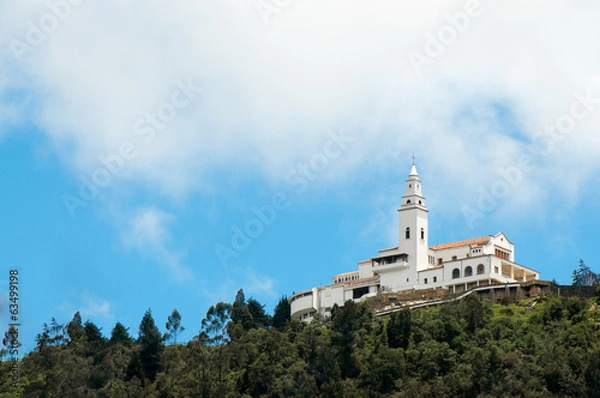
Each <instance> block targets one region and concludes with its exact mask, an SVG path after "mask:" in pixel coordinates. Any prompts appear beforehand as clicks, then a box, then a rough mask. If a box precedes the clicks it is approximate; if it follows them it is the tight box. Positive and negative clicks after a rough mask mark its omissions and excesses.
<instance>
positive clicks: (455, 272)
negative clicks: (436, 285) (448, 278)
mask: <svg viewBox="0 0 600 398" xmlns="http://www.w3.org/2000/svg"><path fill="white" fill-rule="evenodd" d="M456 278H460V270H459V269H458V268H454V270H452V279H456Z"/></svg>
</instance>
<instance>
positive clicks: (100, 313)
mask: <svg viewBox="0 0 600 398" xmlns="http://www.w3.org/2000/svg"><path fill="white" fill-rule="evenodd" d="M74 296H75V298H74V299H73V300H71V301H69V302H65V303H63V304H62V305H60V307H59V310H60V313H62V314H64V315H65V316H67V317H70V316H73V314H75V312H77V311H79V313H80V314H81V318H82V319H83V320H86V319H94V320H98V321H113V320H114V315H113V313H112V305H111V303H110V302H109V301H107V300H104V299H101V298H99V297H96V296H94V295H92V294H90V293H89V292H79V293H76V294H75V295H74Z"/></svg>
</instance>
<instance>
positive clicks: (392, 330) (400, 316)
mask: <svg viewBox="0 0 600 398" xmlns="http://www.w3.org/2000/svg"><path fill="white" fill-rule="evenodd" d="M410 327H411V321H410V310H409V309H408V308H405V309H403V310H401V311H399V312H394V313H392V314H391V315H390V320H389V322H388V324H387V327H386V332H387V336H388V344H389V346H390V347H392V348H404V349H406V348H407V347H408V343H409V341H410Z"/></svg>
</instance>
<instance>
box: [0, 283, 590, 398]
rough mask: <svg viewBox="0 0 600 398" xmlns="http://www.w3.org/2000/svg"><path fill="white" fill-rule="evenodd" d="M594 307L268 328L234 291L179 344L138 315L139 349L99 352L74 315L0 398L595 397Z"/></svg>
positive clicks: (523, 306)
mask: <svg viewBox="0 0 600 398" xmlns="http://www.w3.org/2000/svg"><path fill="white" fill-rule="evenodd" d="M596 306H597V305H596V303H595V301H594V300H589V301H588V300H584V299H580V298H564V297H560V296H546V297H544V298H541V299H528V300H524V301H521V302H517V303H506V302H505V303H504V304H495V305H490V303H489V302H487V301H480V300H479V299H478V298H477V296H476V295H470V296H468V297H467V298H466V299H465V300H464V301H462V302H460V303H454V304H447V305H444V306H441V307H436V308H428V309H418V310H407V309H404V310H401V311H399V312H396V313H393V314H390V315H388V316H385V317H375V316H374V315H373V313H372V312H371V310H370V309H369V307H368V306H367V305H366V304H365V303H363V304H356V303H354V302H352V301H349V302H347V303H346V304H345V305H344V306H343V307H334V308H333V309H332V316H331V317H330V318H328V319H320V320H314V321H313V322H312V323H310V324H302V323H300V322H298V321H290V319H289V304H287V299H286V298H282V300H281V301H280V302H279V303H278V304H277V306H276V309H275V311H274V316H273V317H270V316H269V315H268V314H266V313H265V311H264V306H263V305H261V304H260V303H259V302H257V301H256V300H253V299H248V300H246V298H245V297H244V294H243V292H242V291H239V292H238V294H237V295H236V297H235V300H234V302H233V303H232V304H229V303H217V304H215V305H214V306H212V307H211V308H210V309H209V310H208V313H207V314H206V316H205V318H204V319H203V320H202V321H201V322H200V324H201V327H200V329H199V333H198V335H197V336H196V337H195V338H194V339H193V340H192V341H190V342H188V343H185V344H178V343H177V340H176V336H177V334H178V333H179V331H181V330H183V326H182V322H183V320H182V317H181V315H180V314H179V312H177V311H176V310H174V311H173V312H172V313H171V315H170V316H168V318H167V322H166V324H165V326H166V328H167V332H166V333H165V334H161V332H160V331H159V330H158V328H157V326H156V324H155V321H154V318H153V315H152V313H151V312H150V311H147V312H146V313H145V314H144V316H143V318H142V320H141V322H140V326H139V330H138V336H137V339H134V338H132V337H131V336H130V335H129V331H128V330H127V329H126V328H125V327H124V326H123V325H122V324H120V323H117V324H116V325H115V327H114V328H113V330H112V332H111V335H110V338H109V339H107V338H105V337H104V336H103V335H102V333H101V330H100V329H99V328H98V327H97V326H96V325H94V324H93V323H91V322H83V321H82V319H81V316H80V315H79V313H76V314H75V315H74V317H73V320H72V321H71V322H69V323H68V324H67V325H60V324H59V323H57V322H56V320H54V319H53V320H51V322H50V324H44V325H43V327H42V332H41V333H40V334H38V338H37V347H36V349H35V350H34V351H33V352H31V353H30V354H28V355H27V356H26V357H25V358H24V359H23V361H22V362H21V363H20V384H19V387H18V388H16V389H15V388H14V387H13V386H12V382H11V366H12V362H11V361H10V360H5V361H3V362H2V363H1V364H0V365H1V367H2V369H1V370H0V372H1V373H0V374H1V375H2V379H1V381H0V396H1V397H18V396H25V397H117V398H118V397H307V398H308V397H352V398H354V397H512V396H514V397H544V398H545V397H599V396H600V327H599V325H600V323H599V321H600V310H598V309H596ZM188 327H189V325H188ZM167 341H168V342H170V344H165V343H166V342H167Z"/></svg>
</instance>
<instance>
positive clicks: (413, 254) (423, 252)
mask: <svg viewBox="0 0 600 398" xmlns="http://www.w3.org/2000/svg"><path fill="white" fill-rule="evenodd" d="M421 188H422V185H421V180H419V173H417V168H416V166H415V165H414V162H413V165H412V167H411V169H410V173H409V174H408V179H407V180H406V186H405V191H404V196H402V205H401V206H400V209H398V220H399V236H398V238H399V239H398V248H399V250H400V252H401V253H406V254H407V255H408V259H407V262H408V266H409V268H410V269H412V270H414V271H415V272H416V271H420V270H423V269H426V268H427V264H428V257H427V256H428V247H429V246H428V239H427V235H428V233H429V230H428V221H427V213H429V210H427V207H426V206H425V198H424V197H423V194H422V191H421ZM415 277H416V275H415Z"/></svg>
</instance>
